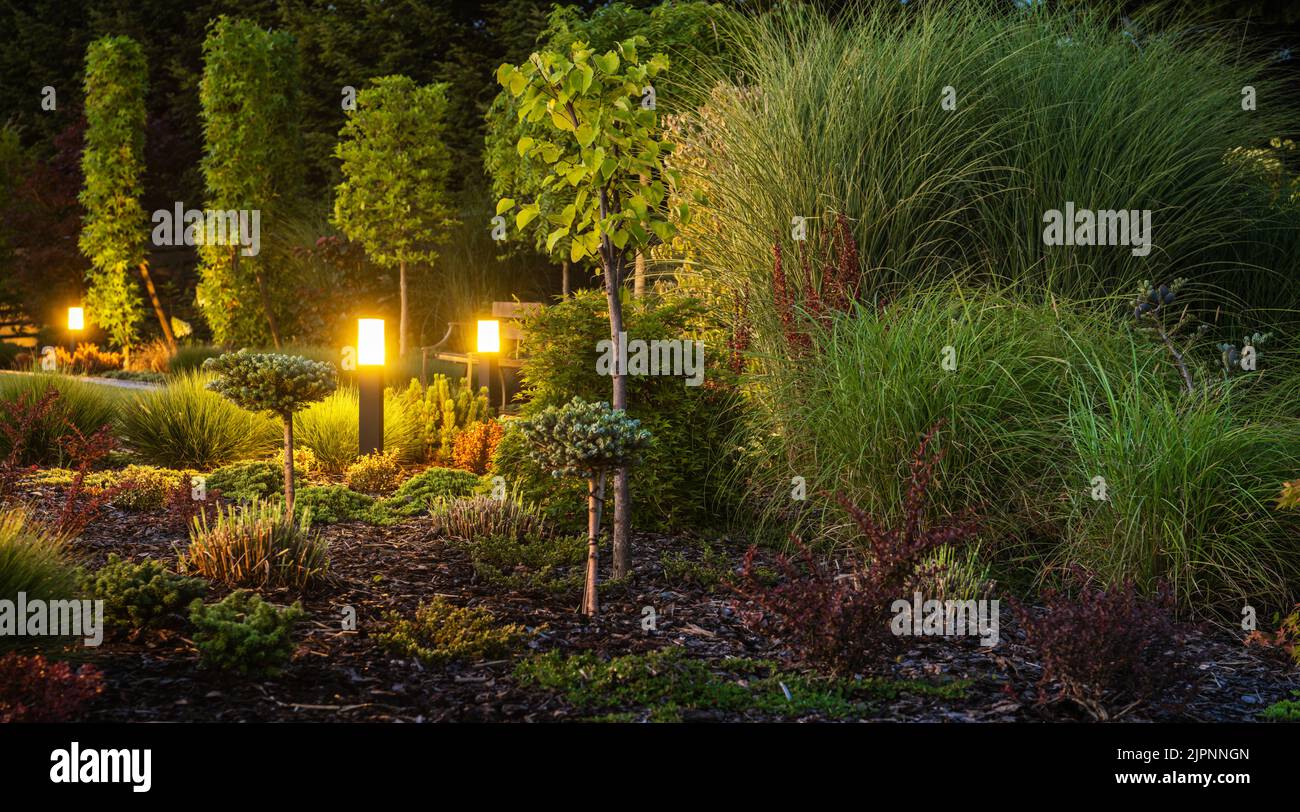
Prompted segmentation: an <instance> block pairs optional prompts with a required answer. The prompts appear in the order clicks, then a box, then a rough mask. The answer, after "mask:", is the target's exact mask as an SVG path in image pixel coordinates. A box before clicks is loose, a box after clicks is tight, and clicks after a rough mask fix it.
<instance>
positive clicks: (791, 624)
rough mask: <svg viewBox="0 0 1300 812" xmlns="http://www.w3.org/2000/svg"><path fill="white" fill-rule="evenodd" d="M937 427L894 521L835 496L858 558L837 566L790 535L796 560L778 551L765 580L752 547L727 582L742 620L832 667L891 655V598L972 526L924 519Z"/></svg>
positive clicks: (937, 455)
mask: <svg viewBox="0 0 1300 812" xmlns="http://www.w3.org/2000/svg"><path fill="white" fill-rule="evenodd" d="M938 429H939V424H937V425H935V426H934V427H933V428H931V429H930V431H928V432H927V433H926V434H925V436H924V437H923V438H922V439H921V444H920V446H919V447H918V448H917V451H916V453H915V455H914V456H913V458H912V471H911V476H910V485H909V487H908V490H907V495H906V498H905V500H904V504H903V524H902V526H901V527H895V528H884V527H882V526H881V525H880V524H879V523H878V522H876V520H875V519H874V518H872V517H871V516H869V515H868V514H867V513H866V512H865V511H863V510H860V509H859V508H857V507H856V506H854V505H853V504H852V503H850V502H849V501H848V500H847V499H846V498H844V497H842V496H840V497H837V499H838V501H839V503H840V504H841V505H842V506H843V507H844V509H845V511H847V512H848V514H849V516H850V517H851V518H852V519H853V521H854V523H856V524H857V526H858V530H859V531H860V532H861V534H862V536H863V537H864V538H865V539H866V542H867V548H868V549H867V551H866V555H865V556H861V557H858V558H857V559H856V560H854V561H852V562H849V563H848V565H847V566H846V567H845V568H844V569H837V568H835V567H833V566H830V565H828V564H826V563H824V562H822V561H819V560H817V558H816V557H815V556H814V555H813V553H812V552H811V551H810V550H809V549H808V548H807V547H806V546H804V545H803V544H802V543H801V542H799V541H798V540H797V539H795V540H794V541H795V545H796V547H797V548H798V550H799V552H800V559H801V561H802V564H803V566H802V568H800V567H797V566H796V565H795V563H794V562H793V561H791V560H790V559H789V558H788V557H786V556H779V557H778V558H777V569H778V570H779V572H778V575H779V576H780V578H779V580H778V582H777V583H776V584H775V585H772V584H769V583H767V582H766V581H765V580H764V579H762V578H760V577H759V575H758V572H757V570H756V568H755V566H754V554H755V552H756V549H755V548H753V547H751V548H750V550H749V552H748V553H747V554H746V555H745V561H744V566H743V568H742V569H741V572H740V577H739V579H738V580H737V582H736V583H735V584H733V585H732V586H733V589H735V590H736V592H738V593H739V595H740V601H739V602H738V604H737V607H736V609H737V613H738V615H739V617H740V618H741V619H742V621H744V622H745V623H746V624H747V625H749V626H751V628H754V629H755V630H757V631H761V632H763V633H766V634H770V635H772V636H773V637H775V638H777V639H779V640H781V641H782V642H783V643H784V644H785V645H787V646H789V647H790V649H791V650H792V651H793V652H794V653H795V654H796V656H798V657H799V658H800V659H802V660H805V661H806V662H808V663H810V664H813V665H816V666H818V667H821V668H825V669H828V670H830V671H833V672H836V673H841V674H848V673H856V672H859V671H861V670H863V669H865V668H868V667H870V666H872V665H873V664H877V663H879V662H881V661H882V660H883V659H884V658H885V657H887V656H888V655H889V654H890V653H892V652H893V651H894V649H895V648H896V646H897V643H898V638H897V637H895V636H894V635H893V634H892V633H891V631H890V628H889V624H890V617H891V615H890V612H889V608H890V606H891V604H892V603H893V602H894V601H895V600H898V599H899V598H902V597H905V595H906V593H907V591H908V588H909V587H910V586H912V585H913V584H914V583H915V582H916V579H917V578H918V576H919V575H922V574H924V573H923V572H922V570H923V566H922V565H923V563H924V559H925V557H926V555H927V554H928V553H930V552H932V551H934V550H936V549H938V548H939V547H943V546H945V545H949V546H954V547H955V546H959V545H961V544H964V543H965V542H967V541H969V540H970V539H971V538H972V537H973V536H974V535H975V532H976V530H977V525H976V523H975V522H974V521H972V520H970V518H969V517H963V518H962V519H960V520H958V521H955V522H951V523H941V524H933V525H929V526H926V525H925V522H924V519H925V513H926V505H927V503H928V501H929V498H928V491H929V488H930V484H931V482H932V481H933V479H934V470H935V467H936V466H937V465H938V462H939V460H940V459H942V456H943V455H942V453H941V452H931V451H930V449H929V447H930V443H931V441H932V439H933V437H934V434H935V432H936V431H938Z"/></svg>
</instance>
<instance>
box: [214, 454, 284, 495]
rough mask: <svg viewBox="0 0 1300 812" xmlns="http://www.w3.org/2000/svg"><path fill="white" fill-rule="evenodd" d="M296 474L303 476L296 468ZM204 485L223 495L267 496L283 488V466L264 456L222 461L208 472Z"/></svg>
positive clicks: (277, 492)
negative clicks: (219, 465)
mask: <svg viewBox="0 0 1300 812" xmlns="http://www.w3.org/2000/svg"><path fill="white" fill-rule="evenodd" d="M297 474H298V476H305V474H304V472H303V471H302V470H300V469H299V470H297ZM207 487H208V488H209V489H216V490H219V491H221V495H222V496H224V497H226V498H227V499H239V500H242V501H247V500H250V499H268V498H272V497H275V496H276V495H278V494H279V493H280V492H281V491H282V490H283V489H284V466H283V465H281V464H280V463H278V462H270V461H267V460H247V461H244V462H235V463H231V464H230V465H223V466H221V467H220V468H218V469H217V470H215V471H213V472H212V473H211V474H208V479H207Z"/></svg>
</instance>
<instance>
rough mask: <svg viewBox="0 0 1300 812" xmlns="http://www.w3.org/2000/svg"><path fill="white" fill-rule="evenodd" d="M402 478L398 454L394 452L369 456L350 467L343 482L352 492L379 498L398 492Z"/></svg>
mask: <svg viewBox="0 0 1300 812" xmlns="http://www.w3.org/2000/svg"><path fill="white" fill-rule="evenodd" d="M401 478H402V468H401V466H400V465H398V464H397V454H396V453H394V452H392V451H376V452H374V453H373V454H367V455H366V456H364V457H362V458H361V459H359V460H357V461H356V462H354V463H352V464H351V465H349V466H348V470H347V471H346V472H344V474H343V481H344V482H346V483H347V486H348V487H349V488H351V489H352V490H354V491H357V492H359V493H368V494H372V495H379V496H383V495H386V494H390V493H392V492H393V491H395V490H397V484H398V482H400V481H401Z"/></svg>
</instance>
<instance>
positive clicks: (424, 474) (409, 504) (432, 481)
mask: <svg viewBox="0 0 1300 812" xmlns="http://www.w3.org/2000/svg"><path fill="white" fill-rule="evenodd" d="M481 485H482V482H481V480H480V479H479V477H477V476H475V475H474V474H473V473H471V472H470V471H463V470H460V469H458V468H437V467H434V468H428V469H425V470H424V471H421V472H420V473H418V474H416V475H415V476H413V477H410V478H409V479H407V480H406V481H405V482H403V483H402V484H401V486H399V487H398V489H397V490H396V491H395V492H394V493H393V495H392V496H391V497H389V498H388V499H387V500H385V501H386V504H387V505H389V506H390V507H391V508H392V509H393V510H394V511H396V512H398V513H402V514H405V515H415V514H416V513H421V512H423V511H426V510H428V509H429V508H430V506H431V505H432V504H433V503H434V502H437V501H440V500H453V499H460V498H462V497H466V496H470V495H472V494H473V493H474V492H475V491H476V490H477V489H478V488H479V487H480V486H481Z"/></svg>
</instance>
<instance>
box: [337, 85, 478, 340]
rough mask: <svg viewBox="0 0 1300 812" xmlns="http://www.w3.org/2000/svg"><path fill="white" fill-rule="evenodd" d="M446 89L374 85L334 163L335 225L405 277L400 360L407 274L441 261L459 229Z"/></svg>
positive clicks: (352, 116)
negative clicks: (439, 246)
mask: <svg viewBox="0 0 1300 812" xmlns="http://www.w3.org/2000/svg"><path fill="white" fill-rule="evenodd" d="M446 116H447V85H446V84H434V85H423V86H421V85H418V84H416V83H415V82H414V81H413V80H412V79H410V78H408V77H406V76H383V77H380V78H378V79H372V80H371V84H370V86H369V87H367V88H364V89H362V90H361V91H360V92H359V93H357V106H356V109H355V110H352V111H350V112H349V113H348V117H347V122H346V123H345V124H344V125H343V129H342V131H341V132H340V133H339V137H340V140H339V143H338V146H337V148H336V149H335V153H334V154H335V156H336V157H338V158H339V160H340V161H342V170H343V182H342V183H341V184H339V186H338V189H337V190H336V192H335V198H334V224H335V225H336V226H338V228H339V229H340V230H341V231H342V232H343V233H344V234H345V235H347V237H348V239H350V240H352V241H354V242H358V243H360V244H361V245H362V246H363V247H364V248H365V249H366V253H367V254H369V255H370V258H371V259H372V260H373V261H374V262H375V263H377V264H379V265H383V266H387V267H396V268H397V269H398V278H399V282H398V287H399V290H400V294H401V313H402V315H401V324H400V325H399V327H398V353H399V354H400V355H403V356H405V355H406V350H407V341H408V333H409V327H408V325H409V317H408V307H407V300H408V296H407V269H408V266H409V265H410V264H412V263H417V262H425V263H431V262H433V261H434V260H436V259H437V257H438V254H437V251H435V250H434V245H435V244H436V243H437V242H438V240H439V237H440V236H442V234H443V233H445V231H444V230H445V229H446V228H447V227H448V226H450V225H452V224H453V223H454V219H453V215H454V212H453V211H452V208H451V201H450V195H449V194H448V189H447V182H448V178H449V177H450V175H451V153H450V152H449V151H448V149H447V145H446V144H445V143H444V141H443V137H444V135H445V132H446V126H447V122H446Z"/></svg>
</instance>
